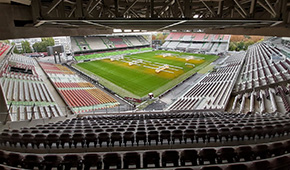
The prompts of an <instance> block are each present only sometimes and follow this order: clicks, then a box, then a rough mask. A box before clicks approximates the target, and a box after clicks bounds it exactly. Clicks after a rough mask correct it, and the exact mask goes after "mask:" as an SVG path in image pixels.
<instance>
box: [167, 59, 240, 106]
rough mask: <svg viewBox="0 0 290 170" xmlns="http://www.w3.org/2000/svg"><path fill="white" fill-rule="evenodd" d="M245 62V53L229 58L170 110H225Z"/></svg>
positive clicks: (177, 101)
mask: <svg viewBox="0 0 290 170" xmlns="http://www.w3.org/2000/svg"><path fill="white" fill-rule="evenodd" d="M243 60H244V54H243V53H240V54H236V55H234V56H231V57H228V58H227V59H226V60H225V61H224V62H223V65H222V66H221V67H219V68H218V69H217V70H216V71H213V72H211V73H209V74H207V75H206V76H205V77H203V79H202V80H200V81H199V82H197V83H196V84H195V85H194V86H193V87H192V88H191V89H189V90H188V91H187V92H186V93H185V94H184V95H183V96H182V97H180V98H179V99H178V100H176V101H175V102H174V103H173V104H171V106H169V108H168V109H169V110H193V109H194V110H208V109H209V110H212V109H214V110H225V107H226V105H227V101H228V99H229V95H230V94H231V90H232V88H233V86H234V83H235V81H236V78H237V76H238V73H239V70H240V69H241V66H242V64H243Z"/></svg>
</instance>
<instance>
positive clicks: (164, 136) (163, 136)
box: [160, 130, 171, 145]
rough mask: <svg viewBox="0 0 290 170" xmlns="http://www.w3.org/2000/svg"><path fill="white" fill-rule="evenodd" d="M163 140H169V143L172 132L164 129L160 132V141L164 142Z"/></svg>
mask: <svg viewBox="0 0 290 170" xmlns="http://www.w3.org/2000/svg"><path fill="white" fill-rule="evenodd" d="M163 140H167V142H168V144H169V143H170V140H171V132H170V131H169V130H162V131H161V132H160V143H161V145H162V144H163Z"/></svg>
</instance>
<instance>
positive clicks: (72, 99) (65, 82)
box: [40, 63, 119, 113]
mask: <svg viewBox="0 0 290 170" xmlns="http://www.w3.org/2000/svg"><path fill="white" fill-rule="evenodd" d="M40 65H41V67H42V68H43V70H44V71H45V72H46V73H47V75H48V77H49V78H50V80H51V81H52V82H53V84H54V85H55V87H56V89H57V90H58V92H59V93H60V94H61V96H62V97H63V98H64V100H65V101H66V102H67V105H68V106H69V107H71V108H72V110H73V111H74V112H76V113H81V112H88V111H94V110H98V109H105V108H112V107H115V106H117V105H118V104H119V102H118V101H117V100H115V99H114V98H113V97H111V96H109V95H108V94H106V93H105V92H103V91H102V90H100V89H98V88H96V87H95V86H94V85H93V84H91V83H89V82H87V81H85V80H83V79H82V78H80V77H79V76H78V75H76V74H75V73H74V72H72V71H71V70H69V69H68V68H67V67H65V66H61V65H59V64H50V63H40Z"/></svg>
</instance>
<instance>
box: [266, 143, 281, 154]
mask: <svg viewBox="0 0 290 170" xmlns="http://www.w3.org/2000/svg"><path fill="white" fill-rule="evenodd" d="M269 150H270V154H271V155H272V154H274V155H275V156H279V155H282V154H283V153H284V152H285V149H284V145H283V143H281V142H276V143H272V144H271V145H270V146H269Z"/></svg>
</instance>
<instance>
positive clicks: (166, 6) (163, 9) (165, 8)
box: [158, 0, 175, 16]
mask: <svg viewBox="0 0 290 170" xmlns="http://www.w3.org/2000/svg"><path fill="white" fill-rule="evenodd" d="M174 2H175V0H171V1H169V2H168V3H166V4H165V5H164V6H163V7H162V8H161V9H160V11H159V12H158V16H160V15H163V14H164V13H165V12H166V11H167V10H168V9H169V7H170V6H171V5H172V4H173V3H174Z"/></svg>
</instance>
